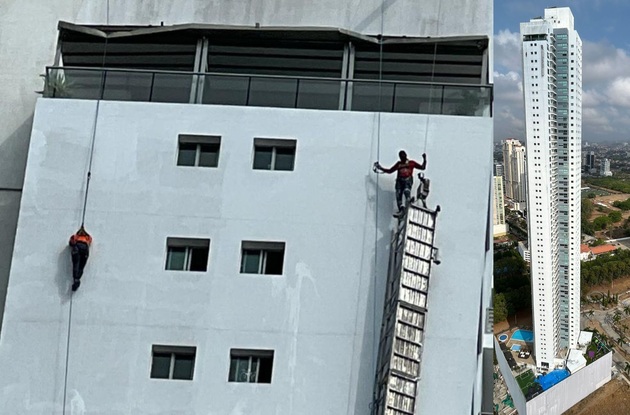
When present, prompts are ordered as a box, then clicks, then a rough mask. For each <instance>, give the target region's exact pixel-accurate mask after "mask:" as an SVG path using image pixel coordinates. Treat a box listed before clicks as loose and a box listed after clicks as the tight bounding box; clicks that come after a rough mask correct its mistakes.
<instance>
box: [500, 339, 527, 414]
mask: <svg viewBox="0 0 630 415" xmlns="http://www.w3.org/2000/svg"><path fill="white" fill-rule="evenodd" d="M494 350H495V352H496V356H497V362H499V369H501V373H502V374H503V379H505V384H506V385H507V387H508V391H509V392H510V396H512V401H513V402H514V407H515V408H516V410H517V411H518V413H519V414H522V415H527V412H526V408H527V407H526V404H527V401H526V400H525V395H523V391H521V388H520V387H519V386H518V382H516V379H515V378H514V375H513V374H512V371H511V370H510V365H509V364H508V362H507V360H506V359H505V356H504V355H503V352H502V351H501V347H500V346H499V342H498V340H497V338H496V337H495V338H494Z"/></svg>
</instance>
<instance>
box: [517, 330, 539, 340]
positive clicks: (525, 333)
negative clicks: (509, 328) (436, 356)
mask: <svg viewBox="0 0 630 415" xmlns="http://www.w3.org/2000/svg"><path fill="white" fill-rule="evenodd" d="M512 340H520V341H522V342H533V341H534V332H533V331H531V330H516V331H515V332H514V334H513V335H512Z"/></svg>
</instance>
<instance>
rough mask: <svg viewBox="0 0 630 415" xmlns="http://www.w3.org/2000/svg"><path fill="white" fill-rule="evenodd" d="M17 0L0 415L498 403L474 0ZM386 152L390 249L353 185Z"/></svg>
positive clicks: (370, 181)
mask: <svg viewBox="0 0 630 415" xmlns="http://www.w3.org/2000/svg"><path fill="white" fill-rule="evenodd" d="M30 3H31V2H21V3H19V4H18V3H15V5H14V7H10V8H9V10H8V12H7V13H8V15H6V14H3V15H0V25H1V26H2V32H3V39H2V40H0V41H2V42H5V41H7V40H6V39H7V38H6V37H4V35H5V33H10V34H11V36H10V37H9V40H8V42H9V43H8V45H10V48H5V47H4V46H5V44H4V43H3V45H2V47H0V54H3V55H2V57H4V58H5V59H4V60H5V61H9V60H11V61H12V65H8V67H7V68H6V72H5V70H4V68H3V73H2V76H3V77H4V76H7V75H6V74H7V73H8V74H9V77H10V78H11V79H15V80H16V82H15V83H4V82H0V89H2V90H3V91H4V88H7V89H11V91H10V92H11V93H10V94H7V95H6V96H8V97H9V99H10V101H5V95H3V99H2V100H0V106H1V107H0V108H2V109H3V111H2V113H1V114H0V115H2V116H3V117H5V116H6V117H7V119H9V115H6V114H7V113H6V112H5V111H4V109H5V108H7V107H9V106H10V105H9V104H10V103H11V102H14V103H15V105H14V107H15V110H16V111H18V110H19V111H21V112H20V114H21V115H23V120H32V124H31V122H30V121H28V122H26V121H25V124H24V125H25V126H22V128H20V129H19V131H16V133H19V134H18V136H19V139H16V138H15V137H14V136H12V137H11V138H10V139H11V140H13V141H11V143H12V144H14V145H16V146H17V145H18V144H19V145H23V147H24V148H22V149H21V151H23V154H24V155H26V153H28V163H25V166H26V170H25V176H24V177H25V178H24V184H23V189H21V188H19V189H17V190H16V191H15V192H14V193H16V194H18V195H19V194H20V193H21V204H20V205H19V220H18V221H17V232H16V233H15V248H14V249H13V252H12V254H11V255H9V256H10V257H11V267H10V273H9V272H7V275H9V278H8V279H9V281H8V294H7V297H6V307H5V310H4V314H3V316H2V321H3V324H2V328H1V332H0V374H2V376H0V413H1V414H29V415H30V414H38V415H39V414H42V415H43V414H55V415H59V414H63V413H67V414H70V413H75V414H80V413H94V414H116V413H128V412H130V411H132V412H133V413H134V414H140V415H142V414H153V415H158V414H174V413H182V414H184V413H185V414H191V415H201V414H204V415H205V414H208V413H216V414H241V413H242V414H261V415H267V414H301V415H302V414H303V415H309V414H313V415H316V414H317V415H319V414H347V415H354V414H356V415H363V414H366V413H368V411H370V408H372V409H373V410H374V412H375V413H376V411H377V410H381V412H382V411H383V409H384V406H385V403H387V404H392V405H398V404H403V405H405V407H408V406H407V404H406V402H409V401H410V400H413V401H414V406H415V412H416V413H423V414H424V413H427V414H432V413H444V414H474V415H478V414H480V413H482V412H483V413H486V412H491V411H492V405H491V404H492V396H491V395H492V324H491V318H490V316H491V284H492V239H491V237H492V228H491V223H492V217H491V215H492V206H491V189H492V187H491V186H492V185H491V183H492V175H491V172H492V129H493V120H492V116H491V115H492V113H493V112H492V96H493V94H492V85H491V77H492V65H491V61H490V59H489V56H491V53H490V44H491V41H490V39H491V36H492V19H491V16H492V2H491V1H489V0H481V1H463V0H444V1H441V2H434V1H431V0H423V1H420V2H395V3H391V4H384V3H383V2H382V1H381V0H365V1H364V0H362V1H361V2H359V3H360V7H358V6H357V2H355V1H350V0H345V1H339V2H335V3H334V4H332V3H330V2H326V3H323V2H312V1H305V0H299V1H298V0H296V1H290V2H287V1H284V2H283V1H264V2H260V1H255V0H246V1H243V2H230V1H217V2H199V1H193V0H155V1H151V2H147V1H144V0H127V1H125V2H120V1H118V2H114V1H111V2H110V1H103V0H98V1H97V0H63V1H59V2H56V3H55V7H54V8H41V7H35V6H33V5H31V4H30ZM39 13H41V15H40V14H39ZM60 20H61V21H60ZM5 23H6V24H5ZM161 23H163V24H161ZM7 28H8V29H7ZM5 30H6V31H5ZM26 32H29V35H30V36H29V37H28V38H27V37H25V36H24V33H26ZM381 35H382V36H381ZM7 51H8V52H14V51H19V59H15V60H12V58H13V54H12V53H8V52H7ZM5 53H6V55H4V54H5ZM22 61H24V62H22ZM428 62H430V63H428ZM47 66H48V68H47ZM44 72H46V73H47V79H46V81H47V82H46V85H45V88H44V91H43V93H44V96H43V97H40V98H39V99H36V97H35V94H34V93H32V96H31V95H28V96H27V97H22V96H20V95H19V93H22V94H24V91H29V92H28V93H29V94H31V92H30V91H35V90H41V89H42V88H41V78H40V74H41V73H44ZM3 79H4V78H3ZM20 82H23V83H20ZM9 84H10V85H9ZM32 84H35V85H36V86H33V85H32ZM6 102H9V104H7V103H6ZM22 103H28V104H29V105H30V107H28V105H26V104H24V105H21V104H22ZM18 104H19V105H18ZM10 115H14V114H10ZM3 119H4V118H3ZM12 132H13V128H12ZM2 134H5V133H4V132H0V141H4V138H5V136H4V135H2ZM462 137H465V139H463V138H462ZM29 139H30V143H29ZM5 148H7V147H3V148H2V149H3V150H4V149H5ZM401 149H404V150H406V151H407V153H408V154H409V156H410V157H411V158H413V159H416V160H418V161H420V160H422V154H423V153H426V154H427V168H426V170H425V171H424V172H423V173H424V174H425V175H426V176H427V177H428V178H430V180H431V186H430V194H429V196H428V199H427V201H426V202H427V205H428V208H427V209H430V210H432V212H433V213H432V214H430V215H429V214H426V212H424V213H423V214H418V215H417V217H410V216H408V217H407V218H406V219H405V220H406V221H407V222H406V225H405V226H406V228H405V229H406V230H407V232H405V233H401V232H399V225H400V224H401V223H402V222H399V221H398V220H397V219H395V218H393V217H392V213H393V209H394V208H395V202H394V198H395V177H394V176H393V175H382V176H381V175H376V174H375V173H374V172H373V171H372V166H373V163H374V162H375V161H377V160H378V161H380V162H381V163H382V164H384V165H388V166H391V165H393V164H394V162H395V161H396V160H397V158H398V157H397V155H398V152H399V151H400V150H401ZM1 155H2V156H4V153H1ZM17 161H19V160H18V158H17V157H16V162H15V163H14V164H15V165H17ZM471 163H473V166H472V168H471ZM5 167H6V166H5V165H2V164H1V163H0V169H2V171H3V172H4V169H5ZM16 169H17V167H16ZM23 169H24V165H22V170H23ZM415 180H416V182H415V185H416V186H417V185H418V184H419V180H418V178H417V176H416V178H415ZM20 186H21V183H20V184H19V186H18V187H20ZM88 186H89V187H88ZM88 190H89V192H88ZM415 190H416V189H414V192H413V193H414V194H415ZM462 201H465V202H462ZM417 203H419V202H417ZM438 206H439V207H440V208H441V210H440V209H438ZM422 210H423V208H422V207H418V209H416V211H422ZM438 210H439V214H437V213H435V212H437V211H438ZM416 213H418V212H416ZM83 219H85V226H86V228H87V230H88V231H89V232H90V233H91V234H92V236H93V238H94V241H93V243H92V246H91V250H90V257H89V260H88V262H87V267H86V269H85V273H84V275H83V277H82V283H81V286H80V288H79V289H78V291H76V292H74V293H73V292H72V291H71V289H70V286H71V284H72V278H71V269H72V265H71V260H70V250H69V248H68V237H69V236H70V234H72V233H73V232H75V231H76V230H77V228H78V227H79V225H80V224H81V223H82V222H83ZM412 222H413V223H412ZM2 223H4V221H2ZM394 235H396V236H397V237H398V238H400V239H401V240H404V243H403V245H404V246H405V251H404V258H403V257H400V256H399V257H397V258H394V256H395V255H396V254H397V253H400V252H399V251H396V250H395V249H393V248H395V247H392V243H391V242H392V240H393V238H392V236H394ZM0 238H4V234H3V235H2V236H0ZM4 248H5V246H4V245H3V244H2V243H0V249H4ZM433 248H435V250H436V251H435V252H437V250H439V261H437V259H436V258H437V253H436V255H435V258H429V257H431V256H432V255H433V252H434V251H433ZM428 258H429V259H432V260H433V261H434V262H435V266H431V267H430V270H429V268H428V267H424V265H426V264H427V263H428V262H427V259H428ZM403 259H404V261H403ZM437 262H439V265H438V264H437ZM390 264H396V266H397V267H398V269H396V270H393V269H392V270H390V269H389V268H390V267H389V265H390ZM417 265H421V266H423V267H424V268H422V267H419V266H417ZM2 266H4V264H0V267H2ZM392 268H393V267H392ZM411 268H413V269H411ZM0 271H2V269H0ZM394 271H396V272H394ZM412 271H413V272H412ZM429 271H430V272H429ZM388 275H397V276H398V277H399V279H398V280H397V281H402V283H401V284H400V285H399V286H398V289H399V290H400V291H398V292H395V293H392V292H391V291H390V290H389V288H390V286H389V285H388V284H387V277H388ZM427 279H431V280H432V282H431V284H427ZM0 280H2V278H0ZM0 282H1V281H0ZM4 285H5V286H7V284H6V283H5V284H4ZM409 286H413V287H412V288H414V290H409V289H408V287H409ZM409 293H411V294H413V295H414V298H401V297H404V295H405V294H409ZM0 294H1V293H0ZM386 294H388V295H389V296H388V295H386ZM394 294H398V296H397V297H396V296H394ZM392 296H394V297H395V298H396V301H397V305H399V306H400V307H399V308H398V309H397V310H396V312H395V313H394V315H395V318H393V317H391V316H392V313H391V311H392V310H391V309H390V308H389V305H390V303H389V302H386V301H385V299H386V298H388V299H389V298H392ZM386 306H387V307H386ZM399 310H400V315H398V311H399ZM386 312H390V313H389V314H388V317H391V321H394V320H395V321H396V328H395V330H390V331H385V330H384V331H383V332H386V333H388V335H390V337H387V339H386V341H385V340H383V337H384V336H382V335H381V333H382V330H381V320H382V318H383V316H384V315H385V314H386ZM388 321H390V320H388ZM392 333H393V334H392ZM394 335H395V336H394ZM392 336H394V337H395V338H392ZM410 354H412V355H414V357H415V358H416V359H415V360H413V359H405V358H404V357H405V356H408V355H410ZM379 355H386V356H389V357H390V358H391V359H390V360H389V362H388V364H389V365H390V366H389V367H390V368H391V370H390V371H388V372H387V373H388V376H389V374H391V373H390V372H396V374H397V375H400V376H399V377H398V380H399V382H391V383H390V382H387V387H388V389H387V395H386V396H388V397H390V396H398V397H400V399H399V400H395V402H389V401H388V402H384V401H383V399H380V398H379V399H375V398H374V396H375V391H376V390H383V387H382V386H383V381H384V378H379V379H377V378H376V376H377V373H384V371H381V370H380V369H381V368H377V367H376V366H377V359H378V356H379ZM418 361H419V362H420V363H418ZM488 369H490V370H488ZM409 373H413V375H410V374H409ZM488 377H489V378H488ZM401 378H402V379H401ZM385 380H387V379H385ZM376 384H378V385H379V386H380V388H376ZM488 395H489V399H488ZM379 396H380V395H379ZM383 396H385V395H383ZM386 412H387V413H389V412H391V410H388V411H386ZM406 413H409V412H406Z"/></svg>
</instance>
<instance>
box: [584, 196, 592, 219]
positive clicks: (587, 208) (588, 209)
mask: <svg viewBox="0 0 630 415" xmlns="http://www.w3.org/2000/svg"><path fill="white" fill-rule="evenodd" d="M592 213H593V202H592V201H590V200H589V199H582V219H586V220H588V219H590V218H591V214H592Z"/></svg>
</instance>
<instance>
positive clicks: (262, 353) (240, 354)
mask: <svg viewBox="0 0 630 415" xmlns="http://www.w3.org/2000/svg"><path fill="white" fill-rule="evenodd" d="M274 357H275V350H273V349H230V366H229V368H228V382H229V383H257V384H266V385H270V384H271V382H272V380H273V361H274ZM235 360H236V361H240V362H243V361H245V362H247V372H246V373H245V375H246V376H247V380H239V374H238V373H234V377H232V363H233V361H235ZM263 360H265V361H267V363H269V367H270V371H269V381H268V382H266V381H260V371H261V367H262V363H263ZM254 362H256V372H255V378H254V379H252V367H253V363H254ZM234 371H235V372H237V371H238V366H237V368H235V369H234Z"/></svg>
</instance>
